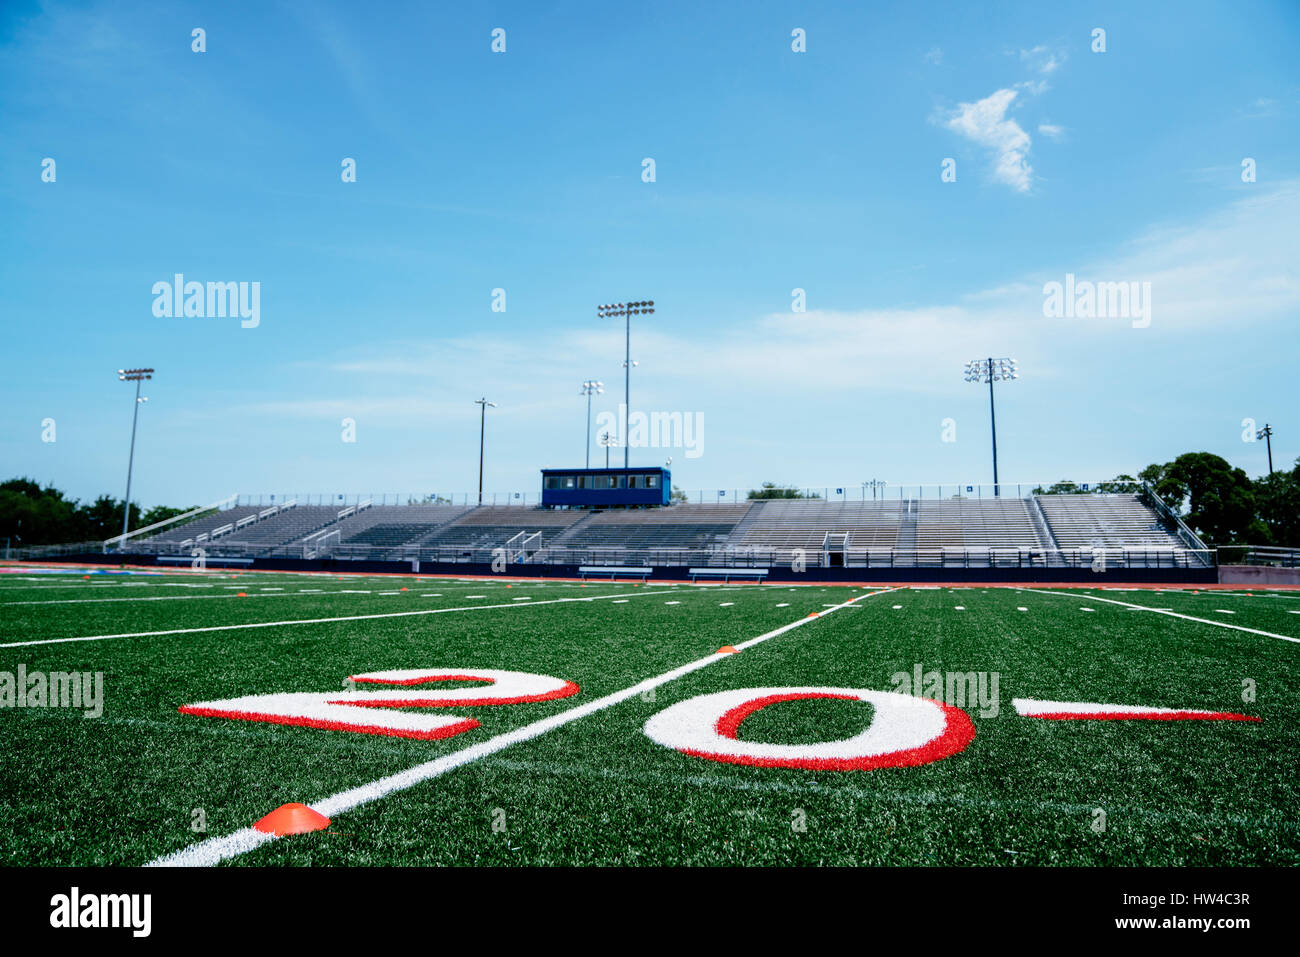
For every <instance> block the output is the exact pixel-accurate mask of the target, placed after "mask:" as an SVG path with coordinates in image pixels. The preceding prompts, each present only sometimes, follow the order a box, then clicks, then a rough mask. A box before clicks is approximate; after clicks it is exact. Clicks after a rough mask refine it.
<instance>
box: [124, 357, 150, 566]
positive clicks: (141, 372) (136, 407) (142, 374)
mask: <svg viewBox="0 0 1300 957" xmlns="http://www.w3.org/2000/svg"><path fill="white" fill-rule="evenodd" d="M117 378H118V381H120V382H134V383H135V402H133V403H132V404H131V452H130V454H129V455H128V456H127V459H126V501H125V502H123V503H122V543H123V544H125V543H126V533H127V532H128V531H130V526H131V472H132V470H133V469H134V468H135V427H136V423H137V422H139V420H140V405H141V404H142V403H144V402H148V401H149V397H148V396H141V395H140V383H141V382H143V381H144V380H145V379H152V378H153V370H152V369H118V370H117Z"/></svg>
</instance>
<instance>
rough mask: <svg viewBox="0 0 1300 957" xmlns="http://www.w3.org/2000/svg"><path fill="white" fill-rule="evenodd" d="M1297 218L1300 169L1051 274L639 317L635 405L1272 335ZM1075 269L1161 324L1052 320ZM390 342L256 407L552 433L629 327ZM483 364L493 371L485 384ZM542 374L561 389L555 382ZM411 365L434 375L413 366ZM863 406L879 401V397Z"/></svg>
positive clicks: (1298, 292) (1294, 269)
mask: <svg viewBox="0 0 1300 957" xmlns="http://www.w3.org/2000/svg"><path fill="white" fill-rule="evenodd" d="M1297 220H1300V180H1297V181H1294V182H1291V183H1286V184H1283V185H1282V186H1281V187H1279V188H1276V189H1273V190H1269V191H1267V192H1264V191H1261V192H1260V193H1258V194H1257V195H1252V196H1251V197H1250V198H1248V199H1244V200H1239V201H1237V202H1235V203H1232V204H1230V205H1227V206H1225V207H1223V208H1221V209H1219V210H1217V211H1215V212H1213V213H1211V214H1209V215H1207V216H1204V217H1202V218H1201V219H1199V220H1196V221H1192V222H1186V223H1178V224H1173V225H1160V226H1157V227H1153V228H1151V229H1148V230H1146V231H1144V232H1142V233H1140V234H1138V235H1137V236H1136V237H1135V238H1134V239H1132V240H1131V241H1129V242H1126V243H1124V244H1122V245H1121V246H1119V247H1118V248H1117V249H1116V251H1115V252H1114V253H1113V254H1112V255H1110V256H1105V257H1100V258H1090V259H1074V258H1070V257H1058V258H1057V260H1056V261H1055V262H1054V263H1052V264H1051V265H1050V266H1049V267H1047V268H1046V269H1045V270H1043V271H1041V272H1040V271H1034V272H1032V273H1025V272H1021V273H1019V274H1016V273H1015V272H1014V271H1010V272H1009V275H1008V277H1007V278H1006V279H1005V281H1003V282H1001V283H999V284H997V285H991V286H988V287H985V288H977V289H972V290H971V291H970V292H969V293H966V294H964V295H955V296H953V297H951V298H950V299H948V300H947V301H941V302H937V303H934V304H929V305H921V306H916V307H908V308H892V309H891V308H864V309H857V310H841V311H835V310H814V311H810V312H807V313H799V314H796V313H791V312H773V313H769V314H767V315H763V316H758V317H755V318H753V319H750V320H748V321H744V322H738V323H731V324H727V325H715V324H713V323H707V322H704V321H703V317H699V318H700V320H701V321H699V322H692V321H691V319H692V318H693V317H689V316H688V317H683V318H684V319H685V322H684V323H683V326H682V327H684V328H690V329H691V330H692V331H690V332H675V331H668V330H665V329H664V328H663V327H656V326H650V325H646V326H643V327H639V328H634V330H633V339H634V341H633V349H634V352H633V354H634V355H635V356H637V358H638V359H639V360H640V363H641V364H640V366H639V367H638V369H637V370H636V371H634V373H633V376H632V393H633V402H634V404H645V407H649V408H679V409H706V410H713V409H716V408H718V406H719V404H722V405H725V404H726V403H727V401H728V399H729V398H734V397H736V396H752V395H761V396H764V397H765V401H766V402H768V403H770V404H771V405H772V406H773V407H780V406H782V405H783V404H790V403H794V404H798V403H799V402H802V401H814V400H813V399H812V398H811V397H825V396H836V395H847V394H855V395H858V394H870V395H876V396H881V397H885V401H889V397H896V396H898V395H901V394H911V395H931V396H933V395H946V394H951V393H952V392H953V391H954V390H956V389H960V388H961V380H960V375H959V373H960V370H961V365H962V363H963V362H965V361H966V360H968V359H970V358H972V357H973V356H978V355H982V354H988V351H989V350H994V352H993V354H995V355H1014V356H1016V357H1017V358H1019V359H1020V360H1021V361H1022V363H1023V364H1024V365H1025V367H1026V369H1027V370H1028V369H1032V370H1033V375H1034V376H1035V377H1036V378H1043V379H1048V378H1054V377H1056V378H1064V379H1066V380H1067V381H1068V380H1069V378H1070V377H1071V376H1073V375H1075V374H1076V371H1077V369H1078V368H1081V367H1089V368H1091V367H1100V366H1104V365H1105V364H1106V363H1111V362H1114V361H1115V359H1116V357H1117V356H1122V357H1126V361H1128V360H1133V359H1134V357H1135V356H1139V357H1140V356H1142V355H1147V354H1148V353H1149V354H1151V355H1155V354H1158V352H1159V351H1160V350H1165V349H1170V348H1174V347H1177V346H1179V345H1180V344H1183V343H1186V342H1187V341H1189V340H1194V339H1195V337H1200V336H1206V335H1210V334H1215V333H1218V334H1224V333H1232V334H1234V335H1240V336H1242V337H1245V336H1248V335H1254V336H1264V335H1265V333H1264V330H1263V329H1262V328H1260V326H1261V324H1263V323H1268V322H1274V323H1275V325H1274V326H1273V329H1274V330H1275V331H1276V334H1281V333H1283V332H1285V329H1286V327H1285V326H1284V325H1281V324H1277V320H1285V319H1291V318H1293V317H1294V316H1295V315H1297V314H1298V313H1300V279H1297V278H1296V277H1297V276H1300V248H1298V247H1296V246H1295V244H1294V243H1293V242H1291V241H1290V237H1291V235H1292V232H1293V226H1292V223H1294V222H1295V221H1297ZM1067 272H1071V273H1074V274H1075V275H1076V276H1077V277H1078V278H1079V279H1081V280H1091V281H1139V282H1142V281H1149V282H1150V283H1151V295H1152V300H1151V301H1152V324H1151V326H1150V327H1149V328H1147V329H1140V330H1137V329H1133V328H1132V327H1131V325H1130V324H1129V323H1128V322H1127V321H1114V322H1111V321H1104V320H1097V321H1064V320H1052V319H1047V318H1044V316H1043V314H1042V306H1043V292H1042V287H1043V284H1044V283H1045V282H1048V281H1053V280H1054V281H1061V280H1063V279H1064V276H1065V274H1066V273H1067ZM1251 327H1254V328H1253V330H1252V329H1251ZM1248 330H1250V331H1248ZM377 348H378V347H377ZM387 348H388V349H389V350H391V353H390V352H384V353H377V354H373V355H371V356H367V357H365V358H361V359H357V358H355V357H354V356H349V357H347V358H344V359H341V360H340V361H339V363H337V364H335V365H332V366H330V367H329V368H328V370H327V374H337V375H342V376H346V379H339V380H325V379H322V380H321V381H330V383H331V385H334V384H335V382H336V381H337V383H338V384H339V385H340V386H342V384H343V383H344V382H346V383H347V386H346V387H345V388H342V389H341V391H342V392H343V394H345V395H346V394H355V395H357V396H358V400H356V401H351V400H346V399H344V400H334V399H330V400H326V401H320V400H313V399H305V400H303V401H298V402H288V403H274V404H264V405H263V406H260V407H259V411H263V412H274V413H276V414H280V415H294V416H301V417H309V418H310V417H321V418H327V419H328V418H333V419H335V420H337V418H338V417H341V416H343V415H348V414H351V415H356V416H358V417H360V416H361V415H362V414H363V413H364V414H365V415H367V416H374V417H375V418H383V419H384V420H386V421H403V422H407V421H409V422H411V423H415V424H420V423H423V424H424V425H421V427H425V426H426V425H427V423H430V422H437V421H440V420H444V419H445V420H451V419H454V418H456V417H462V418H463V417H464V414H465V409H466V408H467V407H468V403H469V400H470V399H471V398H474V397H476V396H477V395H479V394H481V391H480V390H482V389H487V394H488V396H489V398H492V399H494V400H496V401H499V402H500V403H501V409H500V410H498V411H496V412H494V414H495V415H498V416H501V417H509V418H512V419H515V420H516V421H518V422H521V423H529V424H530V427H535V428H538V429H544V428H546V427H547V426H548V423H553V422H554V421H557V420H558V419H563V417H564V416H566V415H571V416H572V417H574V418H575V420H578V419H580V417H581V414H582V407H581V403H580V402H579V401H578V400H577V398H576V396H577V388H576V384H577V383H578V382H580V381H581V380H582V379H583V378H585V377H589V376H590V375H591V374H592V372H593V367H598V366H599V363H600V362H604V363H605V367H606V368H615V369H616V368H617V365H618V361H619V360H621V358H622V355H623V335H622V331H621V330H613V329H601V328H579V329H574V330H572V331H567V332H558V331H557V330H555V329H554V328H553V327H549V326H548V327H547V328H546V331H545V332H538V333H536V334H535V335H530V336H520V337H518V338H506V337H498V336H482V337H473V338H472V339H466V338H457V339H446V340H439V341H436V342H433V343H423V344H416V343H407V344H403V345H402V346H401V347H400V348H398V349H395V350H394V349H393V347H392V345H391V344H390V345H389V346H388V347H387ZM485 368H486V369H488V370H490V372H489V373H488V377H487V380H486V381H487V384H486V385H485ZM542 370H544V372H543V371H542ZM539 374H542V375H544V378H545V382H546V383H547V385H546V386H545V387H542V388H541V389H540V391H539ZM1171 374H1172V373H1171ZM406 375H409V376H412V377H417V376H418V377H420V378H419V379H416V378H410V379H406V378H402V377H403V376H406ZM1116 375H1119V373H1116ZM1149 375H1150V377H1151V378H1150V383H1155V382H1164V381H1166V380H1165V379H1163V378H1161V377H1160V376H1161V374H1160V372H1159V371H1152V372H1150V374H1149ZM612 380H613V381H611V377H608V376H607V381H606V395H605V396H604V399H603V401H604V403H605V406H606V407H613V406H614V405H615V404H616V403H617V402H618V401H619V400H620V399H621V397H622V385H623V384H622V381H621V376H620V375H619V374H618V372H615V373H614V376H613V377H612ZM358 381H359V382H360V384H358ZM1144 381H1145V380H1144ZM569 382H571V383H572V384H573V385H574V388H573V389H572V390H571V391H570V390H568V389H567V388H566V385H565V384H566V383H569ZM368 383H373V385H369V384H368ZM1150 383H1148V385H1149V384H1150ZM1144 387H1145V386H1144ZM376 393H378V394H376ZM424 396H428V398H424ZM362 397H365V398H362ZM816 401H820V400H816ZM471 408H472V407H471ZM864 411H865V414H868V415H873V414H877V413H878V412H879V410H878V409H877V408H876V407H875V406H872V405H870V404H868V405H867V406H864ZM476 434H477V433H475V435H476Z"/></svg>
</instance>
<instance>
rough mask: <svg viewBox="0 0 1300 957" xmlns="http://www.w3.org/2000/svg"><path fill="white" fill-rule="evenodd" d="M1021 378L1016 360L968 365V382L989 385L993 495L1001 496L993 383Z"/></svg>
mask: <svg viewBox="0 0 1300 957" xmlns="http://www.w3.org/2000/svg"><path fill="white" fill-rule="evenodd" d="M1018 378H1020V373H1019V372H1018V371H1017V368H1016V360H1015V359H993V358H988V359H972V360H971V361H970V362H968V363H966V375H965V379H966V381H967V382H987V383H988V384H989V428H990V429H991V430H992V432H993V494H994V496H998V495H1000V494H1001V492H1000V490H999V488H998V421H997V416H996V415H995V414H994V412H993V383H994V382H1003V381H1008V380H1011V379H1018Z"/></svg>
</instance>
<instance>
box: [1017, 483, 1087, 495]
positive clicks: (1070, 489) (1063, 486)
mask: <svg viewBox="0 0 1300 957" xmlns="http://www.w3.org/2000/svg"><path fill="white" fill-rule="evenodd" d="M1082 491H1083V489H1081V488H1080V487H1079V486H1078V485H1076V484H1075V483H1073V482H1071V481H1070V480H1069V479H1061V481H1059V482H1053V483H1052V484H1051V486H1049V487H1048V488H1043V487H1042V486H1041V485H1040V486H1038V488H1036V489H1034V490H1033V492H1031V493H1030V494H1031V495H1078V494H1079V493H1081V492H1082Z"/></svg>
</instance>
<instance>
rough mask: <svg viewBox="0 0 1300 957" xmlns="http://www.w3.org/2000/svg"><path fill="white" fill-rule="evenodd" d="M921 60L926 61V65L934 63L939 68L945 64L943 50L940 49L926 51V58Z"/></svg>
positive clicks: (933, 48) (934, 48)
mask: <svg viewBox="0 0 1300 957" xmlns="http://www.w3.org/2000/svg"><path fill="white" fill-rule="evenodd" d="M921 59H923V60H925V62H926V63H933V64H934V65H935V66H938V65H939V64H941V63H943V50H941V49H939V48H938V47H930V49H929V50H927V51H925V56H923V57H922V58H921Z"/></svg>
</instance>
